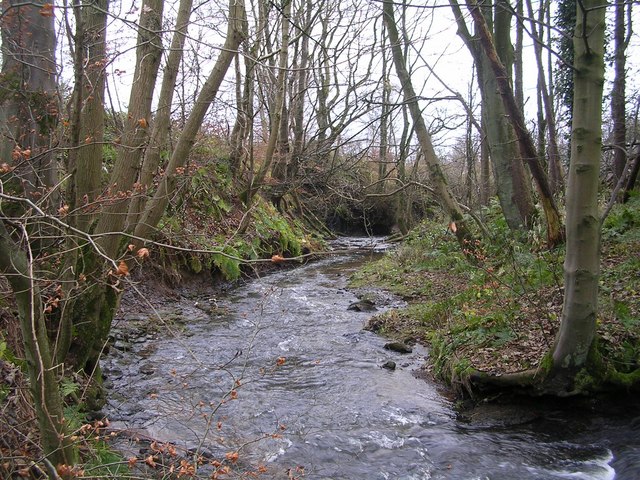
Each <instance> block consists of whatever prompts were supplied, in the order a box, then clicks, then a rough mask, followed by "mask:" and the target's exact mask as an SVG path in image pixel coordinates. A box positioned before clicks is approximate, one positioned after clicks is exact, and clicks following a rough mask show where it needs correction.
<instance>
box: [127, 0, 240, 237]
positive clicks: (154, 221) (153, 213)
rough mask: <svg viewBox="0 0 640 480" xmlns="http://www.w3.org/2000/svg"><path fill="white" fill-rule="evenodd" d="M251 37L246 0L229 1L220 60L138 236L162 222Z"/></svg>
mask: <svg viewBox="0 0 640 480" xmlns="http://www.w3.org/2000/svg"><path fill="white" fill-rule="evenodd" d="M246 36H247V17H246V12H245V8H244V2H242V1H241V0H231V1H230V4H229V25H228V28H227V37H226V39H225V42H224V45H223V46H222V48H221V50H220V54H219V55H218V58H217V59H216V63H215V65H214V67H213V69H212V70H211V73H210V74H209V77H208V78H207V81H206V82H205V84H204V85H203V86H202V90H201V91H200V93H199V95H198V98H197V100H196V102H195V105H194V106H193V109H192V111H191V114H190V115H189V117H188V118H187V122H186V124H185V126H184V129H183V130H182V133H181V134H180V137H179V138H178V141H177V143H176V146H175V149H174V151H173V154H172V155H171V159H170V160H169V164H168V165H167V167H166V169H165V172H164V175H163V176H162V178H161V179H160V183H159V184H158V189H157V190H156V192H155V194H154V196H153V198H151V199H150V200H149V201H148V202H147V205H146V208H145V210H144V212H143V213H142V216H141V218H140V221H139V222H138V223H137V224H136V226H135V230H134V234H135V236H136V237H142V238H148V237H149V236H150V235H151V233H152V232H153V231H154V229H155V227H156V226H157V225H158V222H159V221H160V218H161V217H162V215H163V214H164V211H165V209H166V207H167V205H168V203H169V199H170V198H171V196H172V195H173V192H174V191H175V187H176V180H177V174H178V172H177V169H178V168H180V167H182V166H184V165H185V163H186V161H187V158H188V156H189V153H190V152H191V148H192V147H193V144H194V142H195V138H196V135H197V133H198V131H199V130H200V126H201V125H202V121H203V120H204V117H205V115H206V113H207V111H208V110H209V107H210V106H211V104H212V103H213V101H214V100H215V98H216V95H217V94H218V90H219V89H220V85H221V84H222V81H223V80H224V77H225V75H226V74H227V71H228V70H229V67H230V66H231V62H232V61H233V58H234V57H235V55H236V53H237V50H238V48H239V47H240V44H241V43H242V42H243V41H244V40H245V38H246Z"/></svg>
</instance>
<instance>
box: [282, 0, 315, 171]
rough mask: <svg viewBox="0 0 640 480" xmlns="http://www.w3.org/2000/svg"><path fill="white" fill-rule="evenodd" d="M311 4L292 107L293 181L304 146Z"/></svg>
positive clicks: (307, 4)
mask: <svg viewBox="0 0 640 480" xmlns="http://www.w3.org/2000/svg"><path fill="white" fill-rule="evenodd" d="M312 11H313V2H312V0H307V2H306V11H305V19H304V27H303V28H304V31H305V34H303V37H302V45H301V47H300V64H299V67H298V79H297V80H298V81H297V85H296V95H295V98H294V101H293V104H292V105H293V106H292V118H293V149H292V151H291V161H290V163H289V169H288V173H287V176H288V177H289V178H290V179H292V180H294V179H295V177H296V176H297V175H298V172H299V170H300V166H301V165H302V162H303V158H302V154H303V150H304V144H305V131H306V128H305V118H304V107H305V98H306V94H307V90H308V89H309V33H308V32H310V31H311V28H312V26H313V25H312V17H311V14H312Z"/></svg>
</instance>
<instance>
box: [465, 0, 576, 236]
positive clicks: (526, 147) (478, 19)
mask: <svg viewBox="0 0 640 480" xmlns="http://www.w3.org/2000/svg"><path fill="white" fill-rule="evenodd" d="M467 7H468V9H469V12H470V13H471V16H472V17H473V20H474V24H475V26H476V30H477V32H478V35H479V38H480V45H481V46H482V49H483V51H484V53H485V54H486V55H487V58H488V59H489V64H490V66H491V69H492V70H493V73H494V75H495V78H496V82H497V85H498V89H499V92H500V95H501V97H502V102H503V105H504V109H505V112H506V113H507V115H508V117H509V120H510V122H511V125H512V126H513V129H514V131H515V133H516V138H517V140H518V147H519V149H520V156H521V157H522V159H523V160H524V161H525V162H526V163H527V165H528V166H529V170H530V171H531V174H532V176H533V179H534V181H535V184H536V187H537V190H538V197H539V200H540V203H541V204H542V208H543V210H544V213H545V217H546V220H547V243H548V245H549V246H550V247H553V246H556V245H558V244H560V243H562V241H563V238H564V229H563V226H562V222H561V220H560V213H559V211H558V207H557V206H556V202H555V200H554V198H553V192H552V191H551V188H550V186H549V182H548V179H547V175H546V173H545V172H544V170H543V169H542V168H541V165H540V162H539V161H538V156H537V153H536V149H535V146H534V143H533V140H532V138H531V134H530V133H529V131H528V130H527V127H526V124H525V120H524V114H523V112H522V111H521V110H520V109H519V108H518V105H517V102H516V98H515V95H514V93H513V88H512V87H511V84H510V83H509V75H508V73H507V71H506V69H505V66H504V65H503V64H502V62H501V61H500V58H499V56H498V53H497V52H496V48H495V45H494V43H493V41H492V39H491V34H490V32H489V29H488V27H487V23H486V20H485V18H484V15H483V14H482V11H481V9H480V8H479V6H478V3H477V2H476V1H475V0H467Z"/></svg>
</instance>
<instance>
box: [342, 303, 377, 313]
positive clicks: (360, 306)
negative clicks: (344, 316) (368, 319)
mask: <svg viewBox="0 0 640 480" xmlns="http://www.w3.org/2000/svg"><path fill="white" fill-rule="evenodd" d="M347 310H354V311H356V312H375V311H377V310H378V309H377V308H376V306H375V305H374V304H373V302H372V301H371V300H359V301H357V302H353V303H352V304H351V305H349V307H347Z"/></svg>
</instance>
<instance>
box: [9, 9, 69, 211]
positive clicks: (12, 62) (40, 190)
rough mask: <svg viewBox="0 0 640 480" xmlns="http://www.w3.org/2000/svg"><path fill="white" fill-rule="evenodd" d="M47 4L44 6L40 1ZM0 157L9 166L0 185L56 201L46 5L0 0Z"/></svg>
mask: <svg viewBox="0 0 640 480" xmlns="http://www.w3.org/2000/svg"><path fill="white" fill-rule="evenodd" d="M46 5H48V6H46ZM0 28H1V30H2V58H3V61H2V72H0V83H1V84H2V86H3V87H2V91H1V92H0V106H1V107H2V108H0V138H1V142H0V159H2V160H1V161H2V162H3V163H8V164H9V165H11V166H12V167H13V178H14V181H12V182H7V183H6V184H5V189H7V188H8V189H9V190H13V191H15V192H24V194H25V195H26V196H27V197H28V198H29V199H30V200H33V201H36V202H40V201H41V200H42V199H45V198H46V199H47V205H46V207H47V209H49V210H52V208H53V207H54V206H55V207H56V209H57V207H58V205H57V197H58V195H57V192H55V191H52V188H53V187H54V186H55V185H56V183H57V180H58V179H57V169H56V162H55V155H54V152H52V147H53V145H52V143H53V137H52V134H53V132H54V130H55V128H56V125H57V123H58V114H59V99H58V93H57V85H56V75H57V71H56V59H55V49H56V41H55V32H54V17H53V9H52V7H51V4H45V2H39V1H36V2H34V3H25V2H21V1H18V0H2V17H0Z"/></svg>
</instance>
